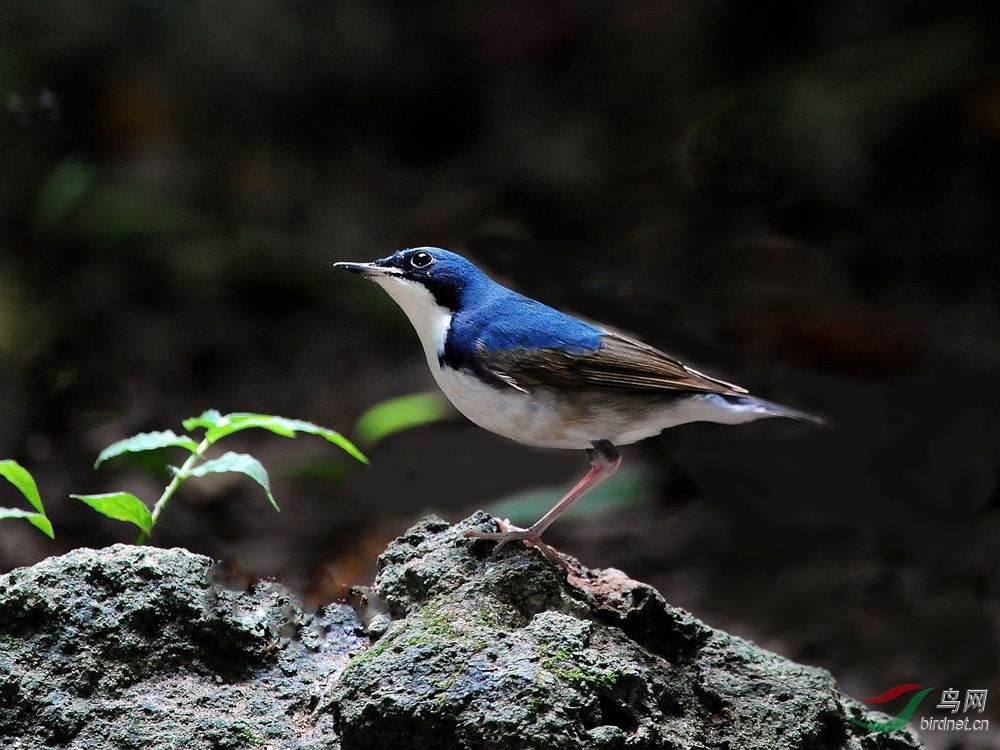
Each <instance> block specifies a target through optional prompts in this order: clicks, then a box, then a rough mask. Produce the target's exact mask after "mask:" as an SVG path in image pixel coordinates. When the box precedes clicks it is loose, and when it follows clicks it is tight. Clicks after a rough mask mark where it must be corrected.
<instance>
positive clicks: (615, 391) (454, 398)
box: [335, 247, 821, 564]
mask: <svg viewBox="0 0 1000 750" xmlns="http://www.w3.org/2000/svg"><path fill="white" fill-rule="evenodd" d="M335 265H336V267H337V268H342V269H344V270H347V271H351V272H353V273H357V274H359V275H361V276H362V277H363V278H365V279H367V280H369V281H372V282H374V283H376V284H378V285H379V286H380V287H382V288H383V289H384V290H385V291H386V292H387V293H388V294H389V296H390V297H392V298H393V300H395V301H396V303H397V304H398V305H399V306H400V307H401V308H402V309H403V312H404V313H406V315H407V317H408V318H409V319H410V322H411V323H412V324H413V327H414V329H416V332H417V336H418V337H419V338H420V343H421V344H422V345H423V349H424V354H425V355H426V357H427V364H428V366H429V367H430V370H431V373H432V375H433V376H434V380H435V381H437V384H438V386H439V387H440V388H441V390H442V391H443V392H444V394H445V396H447V397H448V399H449V400H450V401H451V403H452V404H454V405H455V408H457V409H458V410H459V411H460V412H462V414H464V415H465V416H466V417H468V418H469V419H470V420H472V421H473V422H475V423H476V424H477V425H479V426H480V427H483V428H484V429H487V430H489V431H491V432H494V433H496V434H498V435H502V436H504V437H507V438H510V439H511V440H516V441H517V442H519V443H525V444H527V445H535V446H541V447H545V448H573V449H583V450H586V451H587V455H588V457H589V459H590V464H591V468H590V471H589V472H587V474H586V475H585V476H584V477H583V479H581V480H580V481H579V482H578V483H577V485H576V486H575V487H573V489H572V490H570V491H569V493H567V494H566V496H565V497H563V498H562V499H561V500H560V501H559V502H558V503H556V504H555V505H554V506H553V507H552V509H551V510H549V511H548V512H547V513H546V514H545V515H544V516H542V517H541V518H540V519H539V520H538V521H536V522H535V523H534V524H532V525H531V526H530V527H528V528H527V529H521V528H517V527H514V526H512V525H511V524H509V523H508V522H506V521H504V522H501V529H502V530H501V531H500V532H496V533H487V532H479V531H476V532H469V535H470V536H475V537H478V538H484V539H491V540H494V541H496V542H497V545H496V550H499V549H500V548H501V547H502V546H503V545H505V544H508V543H510V542H513V541H522V542H524V543H526V544H529V545H531V546H534V547H537V548H538V549H539V550H540V551H541V552H542V554H544V555H545V557H547V558H548V559H550V560H552V561H553V562H556V563H559V564H562V561H561V558H560V557H559V555H558V554H557V553H556V552H555V551H554V550H553V549H552V548H551V547H549V546H548V545H546V544H545V543H544V542H542V540H541V536H542V533H543V532H544V531H545V529H546V528H548V526H549V525H550V524H551V523H552V522H553V521H555V520H556V518H558V517H559V515H560V514H562V513H563V512H564V511H565V510H566V509H567V508H568V507H569V506H570V505H572V504H573V503H574V502H575V501H577V500H579V499H580V497H582V496H583V495H584V494H585V493H586V492H587V491H588V490H590V489H592V488H593V487H594V486H595V485H597V484H598V483H600V482H603V481H604V480H605V479H607V478H608V477H610V476H611V475H612V474H614V473H615V472H616V471H617V470H618V467H619V465H620V464H621V455H620V454H619V452H618V449H617V448H616V446H618V445H628V444H630V443H635V442H637V441H639V440H643V439H644V438H648V437H651V436H652V435H656V434H658V433H660V432H661V431H663V430H665V429H667V428H669V427H674V426H675V425H679V424H684V423H686V422H699V421H705V422H721V423H724V424H740V423H743V422H750V421H752V420H755V419H760V418H762V417H791V418H793V419H805V420H810V421H814V422H820V421H821V420H819V419H818V418H817V417H814V416H812V415H809V414H806V413H805V412H801V411H798V410H797V409H792V408H789V407H787V406H782V405H780V404H776V403H772V402H770V401H765V400H763V399H759V398H756V397H754V396H751V395H749V393H748V392H747V390H746V389H745V388H741V387H740V386H738V385H733V384H732V383H727V382H726V381H724V380H719V379H718V378H714V377H711V376H709V375H705V374H704V373H701V372H698V371H697V370H695V369H692V368H691V367H688V366H687V365H685V364H683V363H682V362H680V361H679V360H678V359H676V358H674V357H672V356H670V355H669V354H665V353H663V352H661V351H659V350H657V349H654V348H653V347H651V346H648V345H647V344H643V343H642V342H639V341H636V340H634V339H631V338H628V337H627V336H622V335H621V334H619V333H615V332H613V331H610V330H607V329H605V328H601V327H599V326H596V325H592V324H590V323H586V322H584V321H582V320H579V319H577V318H574V317H572V316H570V315H566V314H565V313H561V312H559V311H558V310H554V309H553V308H551V307H548V306H547V305H544V304H542V303H541V302H538V301H536V300H533V299H530V298H528V297H525V296H524V295H522V294H518V293H517V292H514V291H512V290H510V289H507V288H506V287H504V286H501V285H500V284H498V283H497V282H495V281H493V280H492V279H491V278H489V277H488V276H487V275H486V274H485V273H483V272H482V271H480V270H479V269H478V268H477V267H476V266H474V265H473V264H472V263H470V262H469V261H468V260H466V259H465V258H463V257H462V256H460V255H457V254H456V253H453V252H449V251H447V250H442V249H439V248H435V247H418V248H413V249H410V250H400V251H399V252H396V253H394V254H392V255H390V256H388V257H387V258H382V259H381V260H376V261H374V262H372V263H337V264H335Z"/></svg>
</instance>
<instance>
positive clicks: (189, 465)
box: [136, 438, 212, 544]
mask: <svg viewBox="0 0 1000 750" xmlns="http://www.w3.org/2000/svg"><path fill="white" fill-rule="evenodd" d="M211 445H212V443H211V442H209V440H208V439H207V438H206V439H205V440H202V441H201V442H200V443H198V447H197V448H195V451H194V453H192V454H191V455H190V456H188V459H187V461H185V462H184V463H183V464H181V467H180V468H179V469H176V470H175V471H174V478H173V479H171V480H170V484H168V485H167V486H166V487H165V488H164V490H163V494H162V495H160V499H159V500H157V501H156V505H154V506H153V512H152V513H151V514H150V516H151V517H152V521H151V523H150V524H149V531H144V532H142V533H141V534H139V539H138V541H136V544H145V543H146V539H147V538H148V537H149V535H150V533H152V531H153V527H154V526H156V521H157V519H158V518H159V517H160V514H161V513H162V512H163V509H164V508H165V507H166V506H167V503H168V502H169V501H170V498H172V497H173V496H174V493H175V492H177V488H178V487H180V486H181V482H183V481H184V480H185V479H187V478H188V477H189V476H190V474H189V473H188V472H190V471H191V469H193V468H194V465H195V464H196V463H198V461H199V460H200V459H201V458H202V457H203V456H204V455H205V451H207V450H208V449H209V447H210V446H211Z"/></svg>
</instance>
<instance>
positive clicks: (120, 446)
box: [94, 430, 198, 469]
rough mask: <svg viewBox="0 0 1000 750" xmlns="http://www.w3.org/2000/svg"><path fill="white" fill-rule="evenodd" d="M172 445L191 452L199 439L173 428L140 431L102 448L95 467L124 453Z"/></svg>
mask: <svg viewBox="0 0 1000 750" xmlns="http://www.w3.org/2000/svg"><path fill="white" fill-rule="evenodd" d="M172 446H176V447H178V448H185V449H186V450H188V451H190V452H191V453H194V452H195V451H196V450H198V443H197V441H195V440H193V439H192V438H190V437H188V436H187V435H175V434H174V431H173V430H166V431H164V432H140V433H139V434H138V435H133V436H132V437H130V438H125V439H124V440H119V441H118V442H117V443H112V444H111V445H109V446H108V447H107V448H105V449H104V450H102V451H101V453H100V455H99V456H98V457H97V461H96V462H95V463H94V468H95V469H96V468H97V467H98V466H100V465H101V464H102V463H104V462H105V461H107V460H108V459H109V458H114V457H115V456H120V455H122V454H123V453H141V452H142V451H152V450H157V449H158V448H169V447H172Z"/></svg>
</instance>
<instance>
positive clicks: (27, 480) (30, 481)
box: [0, 459, 45, 516]
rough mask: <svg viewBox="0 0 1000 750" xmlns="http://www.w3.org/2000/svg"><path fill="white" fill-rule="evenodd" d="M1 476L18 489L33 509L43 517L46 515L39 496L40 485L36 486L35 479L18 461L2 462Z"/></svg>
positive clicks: (0, 464) (0, 463) (0, 465)
mask: <svg viewBox="0 0 1000 750" xmlns="http://www.w3.org/2000/svg"><path fill="white" fill-rule="evenodd" d="M0 476H2V477H4V478H6V479H7V481H9V482H10V483H11V484H12V485H14V486H15V487H17V489H18V490H19V491H20V492H21V494H22V495H24V496H25V497H26V498H27V500H28V502H29V503H31V507H32V508H34V509H35V510H37V511H38V512H39V513H40V514H42V515H43V516H44V515H45V508H43V507H42V498H41V496H40V495H39V494H38V485H36V484H35V480H34V478H33V477H32V476H31V474H30V473H29V472H28V470H27V469H25V468H24V467H23V466H21V464H19V463H18V462H17V461H13V460H11V459H7V460H5V461H0Z"/></svg>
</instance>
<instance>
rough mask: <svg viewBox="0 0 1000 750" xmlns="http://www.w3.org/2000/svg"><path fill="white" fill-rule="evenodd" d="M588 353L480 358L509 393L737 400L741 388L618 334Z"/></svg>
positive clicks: (514, 352)
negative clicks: (637, 393)
mask: <svg viewBox="0 0 1000 750" xmlns="http://www.w3.org/2000/svg"><path fill="white" fill-rule="evenodd" d="M602 341H603V346H602V347H601V348H600V349H596V350H594V351H592V352H586V351H585V352H580V353H568V352H563V351H559V350H556V349H545V350H541V351H539V350H532V351H531V352H530V353H529V352H528V351H527V350H524V349H513V350H506V351H494V352H487V351H486V350H485V349H484V348H480V349H479V352H478V354H479V359H480V361H481V362H482V363H483V365H484V367H485V368H486V369H487V370H488V371H489V372H490V373H492V374H493V375H494V376H495V377H497V378H498V379H500V380H502V381H503V382H505V383H507V384H508V385H510V386H511V387H513V388H517V389H519V390H523V391H527V390H530V389H531V387H532V386H550V387H556V388H573V387H590V388H593V387H599V388H600V387H603V388H624V389H634V390H644V391H645V390H652V391H693V392H697V393H721V394H727V395H739V394H744V393H747V391H746V389H745V388H741V387H740V386H738V385H733V384H732V383H727V382H725V381H724V380H718V379H716V378H712V377H709V376H708V375H704V374H702V373H700V372H698V371H697V370H694V369H692V368H690V367H688V366H687V365H685V364H684V363H682V362H680V361H679V360H677V359H675V358H674V357H671V356H670V355H669V354H665V353H664V352H661V351H660V350H659V349H654V348H653V347H651V346H649V345H647V344H643V343H642V342H641V341H636V340H634V339H630V338H627V337H626V336H622V335H620V334H617V333H605V334H604V336H603V339H602Z"/></svg>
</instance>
